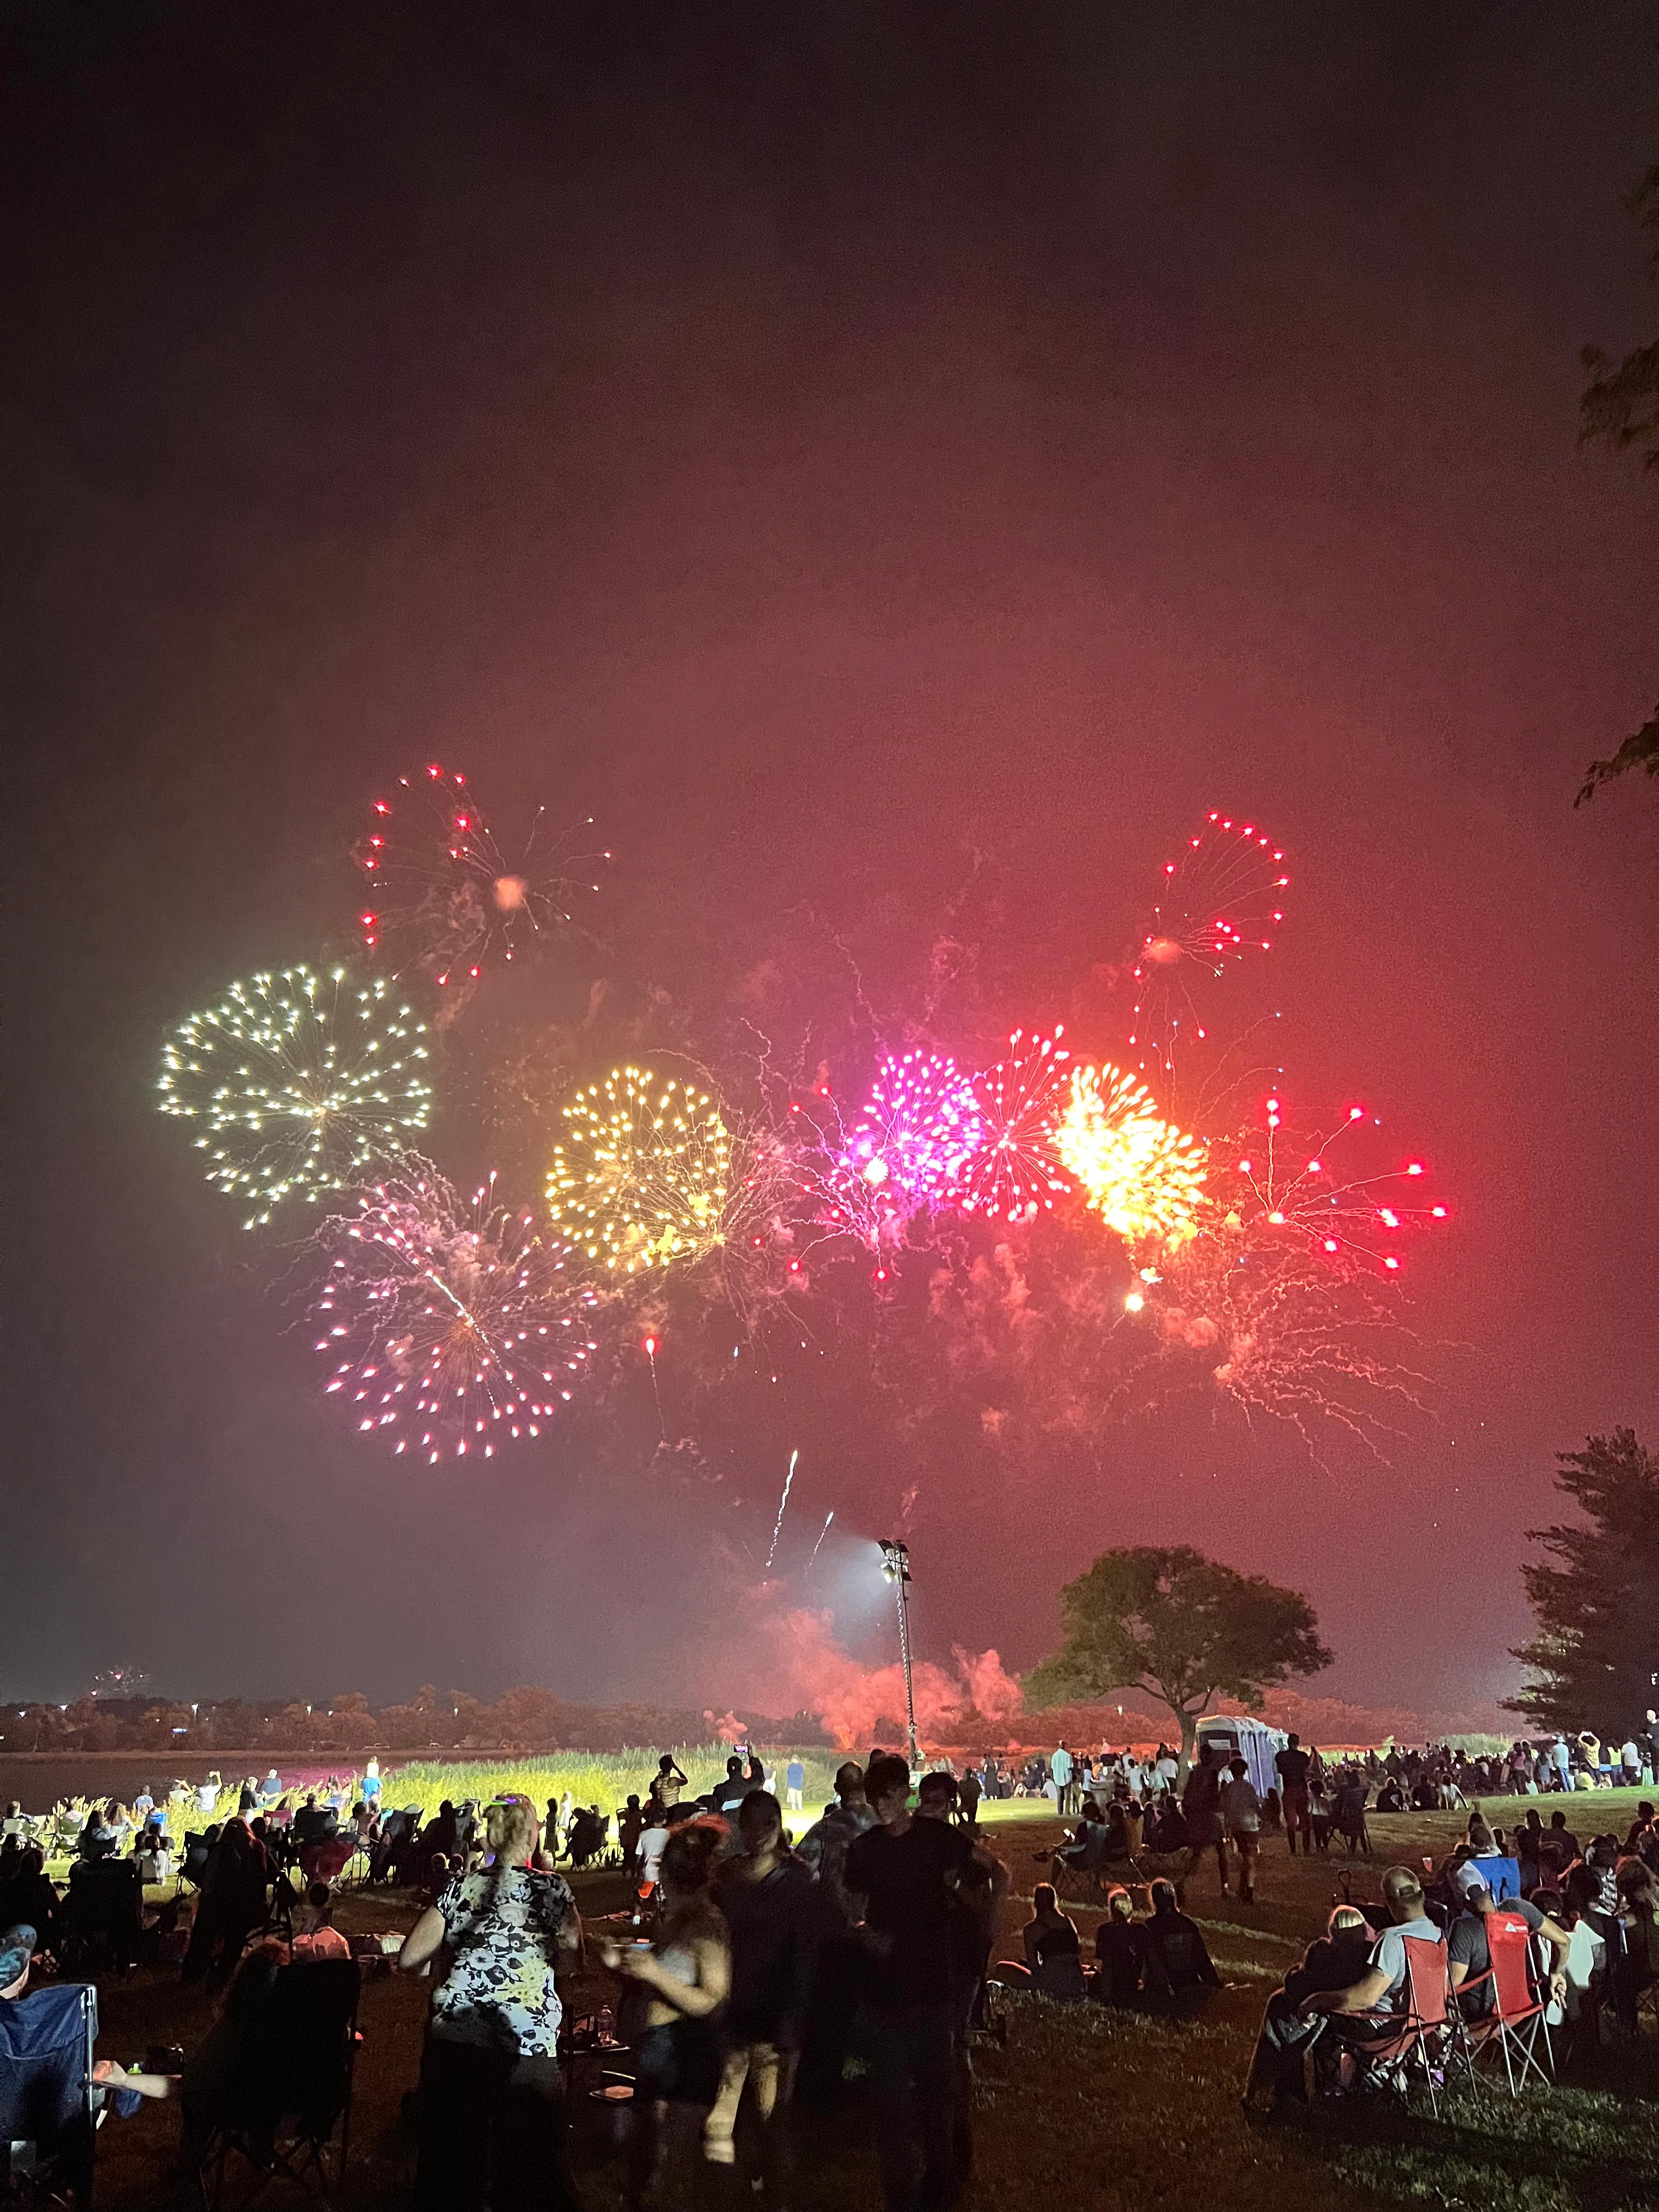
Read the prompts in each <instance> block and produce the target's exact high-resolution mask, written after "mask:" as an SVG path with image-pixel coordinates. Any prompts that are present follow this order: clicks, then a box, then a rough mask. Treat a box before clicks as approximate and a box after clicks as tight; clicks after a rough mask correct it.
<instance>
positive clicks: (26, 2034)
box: [0, 1922, 179, 2156]
mask: <svg viewBox="0 0 1659 2212" xmlns="http://www.w3.org/2000/svg"><path fill="white" fill-rule="evenodd" d="M36 1948H37V1946H36V1941H35V1931H34V1929H33V1928H31V1927H30V1926H29V1925H28V1924H27V1922H23V1923H19V1924H18V1925H17V1926H16V1927H14V1928H8V1929H6V1930H5V1932H4V1933H3V1935H0V2051H6V2052H8V2053H9V2055H11V2056H13V2057H34V2056H36V2055H37V2053H36V2051H33V2050H32V2049H31V2045H32V2043H33V2038H32V2037H31V2034H30V2028H31V2027H32V2026H33V2015H34V2014H35V2013H36V2012H37V2010H43V2009H45V2008H47V2007H50V2008H51V2009H52V2011H54V2012H56V2013H58V2017H59V2018H60V2019H61V2017H62V2015H61V2011H60V2009H59V2008H60V2007H61V2004H62V2002H63V2000H64V1996H66V1994H67V1992H68V1991H69V1990H71V1989H74V1988H76V1986H78V1985H77V1984H74V1983H70V1982H56V1983H53V1984H50V1985H49V1986H48V1987H46V1988H45V1989H43V1990H37V1991H35V1992H34V1993H33V1996H31V1994H30V1993H29V1988H28V1979H29V1970H30V1968H31V1967H32V1966H33V1964H34V1954H35V1950H36ZM90 1994H91V1996H92V2033H93V2036H94V2039H96V2037H97V2033H98V1996H97V1991H96V1990H92V1991H91V1992H90ZM37 2000H40V2002H39V2003H37V2002H36V2001H37ZM42 2024H43V2025H45V2023H44V2022H43V2023H42ZM92 2080H93V2087H94V2104H101V2103H102V2101H103V2098H102V2094H101V2093H102V2092H104V2091H108V2092H109V2093H110V2095H111V2099H112V2102H113V2104H114V2106H115V2112H116V2117H117V2118H118V2119H123V2120H125V2119H131V2117H132V2115H133V2113H135V2112H137V2109H138V2106H139V2105H140V2103H141V2102H142V2101H143V2100H144V2099H145V2098H147V2097H157V2098H167V2097H176V2096H177V2095H178V2093H179V2077H178V2075H175V2074H145V2073H143V2072H141V2071H139V2070H137V2069H133V2070H132V2071H131V2072H129V2071H128V2070H127V2069H126V2068H125V2067H123V2066H118V2065H117V2064H116V2063H115V2062H114V2061H113V2060H112V2059H109V2058H100V2059H97V2060H95V2061H94V2064H93V2069H92ZM40 2148H42V2150H43V2151H46V2152H47V2154H49V2155H50V2154H52V2151H51V2147H50V2146H48V2145H45V2144H43V2145H41V2146H40ZM89 2155H90V2153H88V2156H89Z"/></svg>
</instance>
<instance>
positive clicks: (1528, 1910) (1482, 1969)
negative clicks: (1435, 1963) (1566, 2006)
mask: <svg viewBox="0 0 1659 2212" xmlns="http://www.w3.org/2000/svg"><path fill="white" fill-rule="evenodd" d="M1451 1886H1452V1888H1453V1890H1454V1891H1455V1893H1456V1895H1457V1898H1458V1900H1459V1902H1460V1904H1461V1905H1462V1908H1463V1909H1462V1911H1461V1912H1460V1913H1459V1914H1458V1916H1457V1917H1456V1919H1455V1920H1454V1921H1453V1923H1452V1924H1451V1927H1450V1929H1449V1931H1448V1933H1447V1936H1446V1967H1447V1972H1446V1978H1447V1980H1448V1981H1449V1983H1450V1984H1451V1986H1452V1988H1453V1989H1454V1990H1456V1991H1458V1992H1459V1995H1458V1999H1457V2002H1458V2004H1459V2006H1460V2007H1461V2008H1462V2012H1463V2015H1464V2017H1465V2018H1466V2019H1468V2020H1480V2019H1484V2018H1485V2016H1486V2014H1487V2013H1489V2012H1490V2011H1491V2010H1492V2003H1493V1996H1492V1984H1491V1982H1490V1981H1488V1980H1485V1979H1483V1977H1484V1976H1485V1975H1486V1972H1487V1969H1488V1968H1489V1967H1490V1966H1491V1965H1492V1951H1491V1948H1490V1946H1489V1944H1488V1942H1487V1937H1488V1935H1489V1933H1490V1931H1491V1930H1492V1929H1499V1930H1500V1931H1503V1932H1504V1933H1509V1932H1511V1931H1512V1932H1514V1933H1515V1934H1517V1935H1519V1934H1521V1933H1522V1931H1524V1932H1525V1933H1526V1934H1527V1935H1528V1936H1542V1937H1543V1939H1544V1941H1545V1942H1547V1944H1548V1945H1549V1947H1550V1951H1551V1953H1552V1957H1551V1960H1550V1977H1549V1980H1550V1996H1552V1998H1553V1999H1554V2001H1555V2002H1557V2003H1558V2004H1559V2002H1561V2000H1562V1999H1563V1998H1564V1997H1565V1994H1566V1988H1567V1953H1568V1952H1569V1951H1570V1950H1571V1948H1572V1937H1571V1935H1570V1934H1569V1933H1568V1931H1567V1929H1565V1928H1563V1927H1562V1926H1561V1925H1560V1923H1559V1922H1558V1921H1555V1920H1553V1919H1552V1918H1551V1917H1550V1916H1549V1914H1548V1913H1547V1912H1541V1911H1539V1909H1538V1907H1537V1906H1536V1905H1534V1904H1532V1903H1531V1902H1530V1900H1529V1899H1527V1898H1524V1897H1512V1898H1510V1899H1509V1900H1508V1902H1507V1903H1506V1904H1504V1905H1498V1904H1496V1903H1495V1902H1494V1901H1493V1899H1492V1892H1491V1890H1489V1889H1488V1888H1487V1887H1486V1881H1485V1878H1484V1877H1483V1875H1482V1874H1481V1872H1480V1867H1479V1866H1478V1865H1477V1864H1476V1863H1474V1861H1472V1860H1468V1859H1466V1860H1465V1861H1464V1863H1462V1866H1455V1867H1454V1868H1453V1869H1452V1870H1451ZM1468 1982H1473V1983H1474V1984H1477V1986H1476V1987H1474V1988H1473V1989H1469V1990H1465V1989H1464V1984H1465V1983H1468Z"/></svg>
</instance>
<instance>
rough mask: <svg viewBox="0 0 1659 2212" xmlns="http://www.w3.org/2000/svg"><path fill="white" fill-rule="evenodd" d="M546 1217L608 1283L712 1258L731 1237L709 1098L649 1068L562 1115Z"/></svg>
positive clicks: (613, 1081)
mask: <svg viewBox="0 0 1659 2212" xmlns="http://www.w3.org/2000/svg"><path fill="white" fill-rule="evenodd" d="M564 1121H565V1136H564V1139H563V1140H562V1142H561V1143H559V1144H557V1145H556V1146H554V1150H553V1164H552V1166H551V1168H550V1170H549V1171H548V1177H547V1207H548V1212H549V1214H550V1217H551V1218H552V1220H553V1222H554V1224H555V1225H556V1227H557V1228H558V1230H559V1231H560V1233H561V1234H562V1235H563V1236H568V1237H569V1238H570V1240H571V1241H572V1243H574V1244H577V1245H580V1248H581V1249H582V1250H583V1251H584V1252H585V1253H586V1256H587V1258H588V1260H589V1261H592V1262H593V1263H594V1264H595V1265H596V1266H599V1267H602V1268H604V1269H605V1272H606V1273H611V1274H622V1275H634V1274H638V1273H641V1272H642V1271H644V1270H647V1269H649V1268H652V1267H666V1266H668V1265H669V1264H670V1263H671V1261H696V1260H700V1259H702V1258H704V1257H706V1256H707V1255H708V1254H709V1253H711V1252H713V1251H714V1250H716V1249H718V1248H719V1247H720V1244H721V1243H723V1242H724V1241H725V1238H726V1235H727V1233H728V1230H729V1227H730V1221H731V1217H730V1214H729V1212H728V1205H729V1201H730V1200H731V1197H732V1136H731V1133H730V1131H729V1130H728V1129H727V1127H726V1123H725V1121H724V1120H723V1119H722V1118H721V1115H720V1109H719V1108H718V1107H717V1106H716V1105H715V1103H714V1100H713V1099H712V1098H711V1097H709V1096H708V1092H707V1091H698V1090H696V1088H695V1087H694V1086H693V1085H690V1084H684V1083H681V1082H680V1081H679V1080H678V1078H677V1077H673V1076H669V1077H665V1078H663V1077H659V1076H657V1075H654V1074H653V1073H652V1071H651V1070H650V1069H649V1068H648V1067H617V1068H613V1069H612V1070H611V1073H610V1074H609V1075H607V1076H606V1077H605V1079H604V1080H603V1082H600V1083H594V1084H590V1085H588V1087H587V1088H586V1090H585V1091H578V1092H577V1093H576V1096H575V1097H574V1098H573V1099H572V1100H571V1101H570V1103H568V1105H567V1106H566V1107H565V1109H564Z"/></svg>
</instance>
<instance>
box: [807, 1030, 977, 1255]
mask: <svg viewBox="0 0 1659 2212" xmlns="http://www.w3.org/2000/svg"><path fill="white" fill-rule="evenodd" d="M805 1119H806V1120H807V1121H808V1122H809V1125H810V1126H811V1127H813V1129H814V1130H815V1132H816V1133H817V1139H818V1142H817V1147H814V1148H809V1149H806V1150H804V1151H802V1152H799V1154H798V1155H797V1159H798V1164H799V1170H800V1188H801V1189H802V1192H803V1194H805V1195H806V1196H808V1197H809V1198H810V1199H811V1200H815V1201H816V1210H817V1218H818V1221H819V1224H820V1225H821V1226H822V1227H823V1228H825V1229H827V1230H829V1231H831V1232H832V1233H836V1234H841V1235H845V1236H849V1237H856V1238H857V1239H858V1240H859V1242H860V1243H863V1244H866V1245H868V1246H869V1248H870V1249H871V1250H872V1251H877V1250H878V1249H880V1247H881V1246H882V1244H883V1243H884V1242H886V1241H889V1240H890V1239H891V1238H892V1237H894V1236H895V1235H896V1233H897V1231H898V1229H899V1227H900V1225H902V1223H903V1222H904V1221H906V1220H908V1218H909V1217H910V1216H911V1215H912V1214H915V1213H917V1212H920V1211H921V1209H922V1208H923V1207H924V1206H930V1205H932V1204H933V1203H934V1202H935V1201H936V1200H942V1199H944V1198H945V1197H946V1196H947V1195H948V1194H949V1193H950V1192H951V1189H952V1188H953V1187H954V1186H955V1184H956V1183H957V1182H958V1181H959V1179H960V1177H961V1176H962V1174H963V1169H964V1167H965V1165H966V1164H967V1162H968V1160H969V1158H971V1156H972V1155H973V1153H974V1152H975V1151H976V1150H977V1148H978V1146H979V1145H980V1143H981V1139H982V1136H983V1125H982V1123H981V1119H980V1114H979V1109H978V1106H977V1103H976V1102H975V1097H974V1090H973V1085H972V1084H971V1082H970V1081H969V1079H968V1077H967V1076H965V1075H964V1074H963V1072H962V1070H961V1069H960V1068H959V1067H958V1066H957V1064H956V1062H955V1060H952V1059H951V1057H950V1055H949V1054H938V1053H927V1052H922V1051H920V1050H917V1051H914V1052H906V1053H894V1054H889V1055H888V1057H887V1058H886V1059H885V1060H883V1061H882V1063H881V1065H880V1066H879V1067H878V1069H877V1070H876V1073H875V1078H874V1080H873V1081H872V1084H871V1085H870V1092H869V1096H868V1097H867V1098H866V1101H865V1103H864V1105H863V1107H862V1109H860V1114H859V1117H858V1120H857V1121H855V1122H854V1124H853V1126H852V1127H851V1129H850V1130H849V1129H848V1127H847V1126H846V1124H845V1123H844V1122H843V1121H842V1117H841V1115H840V1113H839V1111H838V1110H837V1109H836V1106H835V1103H834V1101H833V1099H831V1098H830V1097H829V1095H828V1093H827V1092H819V1093H817V1094H815V1095H814V1096H813V1097H812V1099H811V1113H810V1115H807V1116H805Z"/></svg>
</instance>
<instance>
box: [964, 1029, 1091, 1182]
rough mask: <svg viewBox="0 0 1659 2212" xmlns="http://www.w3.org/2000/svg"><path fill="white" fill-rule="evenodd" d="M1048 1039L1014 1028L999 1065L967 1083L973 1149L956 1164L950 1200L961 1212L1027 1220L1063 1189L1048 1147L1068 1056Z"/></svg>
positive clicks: (1061, 1102)
mask: <svg viewBox="0 0 1659 2212" xmlns="http://www.w3.org/2000/svg"><path fill="white" fill-rule="evenodd" d="M1064 1034H1065V1031H1064V1029H1063V1027H1062V1026H1061V1025H1060V1024H1056V1025H1055V1028H1054V1035H1053V1036H1042V1035H1041V1034H1040V1033H1037V1032H1033V1033H1032V1034H1031V1035H1030V1036H1027V1034H1026V1033H1025V1031H1024V1030H1015V1031H1014V1032H1013V1034H1012V1036H1011V1037H1010V1038H1009V1040H1008V1052H1007V1056H1006V1059H1003V1060H998V1061H997V1062H996V1064H995V1066H992V1067H987V1068H984V1069H982V1070H981V1073H979V1074H977V1075H976V1076H975V1078H974V1080H973V1096H974V1104H975V1109H977V1112H978V1115H979V1120H980V1127H981V1134H980V1139H979V1142H978V1144H977V1146H975V1148H974V1149H973V1150H972V1151H971V1152H969V1153H967V1154H966V1155H965V1157H964V1158H963V1162H962V1164H961V1167H960V1169H959V1170H958V1171H957V1176H956V1179H955V1181H954V1182H953V1184H952V1186H951V1198H952V1200H954V1202H955V1203H956V1204H957V1206H960V1207H961V1209H962V1211H963V1212H964V1213H982V1214H983V1215H984V1216H985V1217H986V1218H987V1220H990V1221H998V1220H1001V1221H1030V1220H1031V1219H1032V1218H1034V1217H1035V1216H1036V1214H1037V1213H1039V1212H1052V1211H1053V1208H1054V1200H1055V1199H1056V1198H1060V1197H1063V1196H1064V1195H1065V1194H1066V1192H1067V1191H1068V1190H1070V1188H1071V1184H1070V1183H1069V1182H1067V1181H1066V1177H1065V1176H1064V1174H1063V1173H1062V1172H1061V1170H1060V1160H1059V1158H1058V1156H1057V1154H1056V1153H1055V1152H1054V1125H1055V1121H1056V1119H1057V1117H1058V1115H1060V1113H1061V1112H1062V1111H1063V1109H1064V1106H1065V1102H1066V1084H1067V1080H1068V1079H1069V1076H1070V1073H1071V1060H1072V1055H1071V1054H1070V1052H1069V1051H1068V1050H1067V1048H1066V1047H1065V1046H1064V1045H1063V1044H1062V1043H1061V1042H1060V1038H1061V1037H1062V1036H1064Z"/></svg>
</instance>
